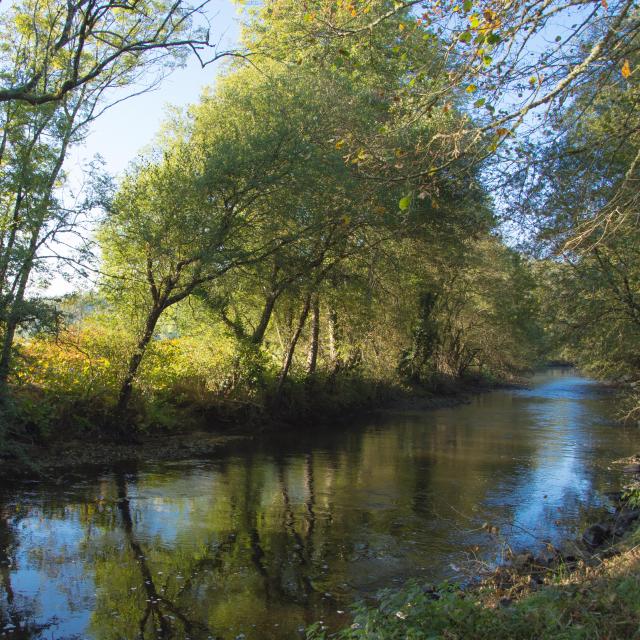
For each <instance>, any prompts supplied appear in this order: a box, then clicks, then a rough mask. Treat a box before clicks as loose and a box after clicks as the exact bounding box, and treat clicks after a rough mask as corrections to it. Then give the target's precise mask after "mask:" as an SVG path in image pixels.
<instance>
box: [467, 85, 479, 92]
mask: <svg viewBox="0 0 640 640" xmlns="http://www.w3.org/2000/svg"><path fill="white" fill-rule="evenodd" d="M477 90H478V87H477V86H476V85H475V84H470V85H468V86H467V88H466V89H465V91H466V92H467V93H475V92H476V91H477Z"/></svg>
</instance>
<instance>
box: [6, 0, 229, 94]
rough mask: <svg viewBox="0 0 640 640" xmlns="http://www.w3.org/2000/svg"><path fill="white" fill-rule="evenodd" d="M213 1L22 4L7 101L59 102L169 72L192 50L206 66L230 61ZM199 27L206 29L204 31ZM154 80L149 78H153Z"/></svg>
mask: <svg viewBox="0 0 640 640" xmlns="http://www.w3.org/2000/svg"><path fill="white" fill-rule="evenodd" d="M206 4H207V2H206V1H205V2H203V3H202V4H199V5H190V4H189V3H186V2H183V1H182V0H177V1H171V2H167V1H165V0H161V1H160V2H147V1H138V0H135V1H127V0H125V1H124V2H122V1H120V0H117V1H116V0H107V1H106V2H97V1H96V0H70V1H68V2H63V1H61V0H46V1H45V2H35V1H34V0H21V1H20V2H17V3H13V4H12V6H11V8H10V10H9V11H7V12H4V13H3V16H2V23H1V25H0V34H1V35H0V49H1V50H3V52H4V56H3V60H4V63H3V64H2V66H1V67H0V102H8V101H20V102H25V103H28V104H31V105H42V104H47V103H52V102H59V101H60V100H62V99H63V98H64V97H65V96H66V95H67V94H69V93H72V92H74V91H76V90H77V89H79V88H81V87H82V86H83V85H86V84H91V83H95V81H96V80H97V79H98V78H100V77H105V76H111V77H114V76H117V77H120V78H121V77H122V76H123V74H124V75H127V76H128V79H127V83H130V82H131V79H132V78H133V77H138V76H139V75H140V71H141V69H142V68H143V67H146V71H145V73H147V74H148V73H149V70H150V68H154V69H156V70H159V69H166V68H167V66H168V65H176V64H180V63H181V62H182V61H184V59H185V55H186V54H187V53H188V52H189V51H191V52H193V53H195V54H196V55H197V56H198V57H199V59H200V60H201V62H202V63H203V64H205V63H206V62H210V61H211V60H212V59H217V58H219V57H221V56H226V55H229V52H217V51H215V50H213V53H212V57H211V59H209V60H205V59H204V58H202V55H203V53H204V55H205V56H206V55H208V52H209V50H211V49H212V47H211V45H210V42H209V33H208V30H207V28H206V22H204V14H203V8H204V7H205V6H206ZM198 22H200V23H201V24H200V25H199V24H198ZM148 77H149V76H148V75H147V78H148Z"/></svg>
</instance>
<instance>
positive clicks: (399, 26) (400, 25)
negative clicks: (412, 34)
mask: <svg viewBox="0 0 640 640" xmlns="http://www.w3.org/2000/svg"><path fill="white" fill-rule="evenodd" d="M406 28H407V25H406V24H404V23H402V22H401V23H400V24H399V25H398V30H399V31H404V30H405V29H406Z"/></svg>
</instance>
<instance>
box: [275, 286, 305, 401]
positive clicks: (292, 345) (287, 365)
mask: <svg viewBox="0 0 640 640" xmlns="http://www.w3.org/2000/svg"><path fill="white" fill-rule="evenodd" d="M310 307H311V294H309V295H308V296H307V298H306V300H305V301H304V306H303V307H302V313H301V314H300V319H299V320H298V326H297V327H296V330H295V331H294V333H293V335H292V336H291V341H290V342H289V347H288V348H287V353H286V355H285V358H284V362H283V364H282V369H281V370H280V377H279V378H278V387H277V389H276V396H279V395H280V393H281V392H282V387H283V386H284V383H285V382H286V380H287V376H288V375H289V369H291V363H292V362H293V354H294V352H295V350H296V346H297V344H298V340H299V339H300V335H301V334H302V330H303V329H304V325H305V322H306V321H307V316H308V315H309V308H310Z"/></svg>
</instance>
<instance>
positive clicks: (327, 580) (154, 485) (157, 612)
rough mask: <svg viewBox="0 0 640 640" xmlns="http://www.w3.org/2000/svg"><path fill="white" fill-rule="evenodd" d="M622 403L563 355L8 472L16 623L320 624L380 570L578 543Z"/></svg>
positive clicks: (450, 569) (0, 570)
mask: <svg viewBox="0 0 640 640" xmlns="http://www.w3.org/2000/svg"><path fill="white" fill-rule="evenodd" d="M613 405H614V402H613V398H612V396H611V395H610V393H609V392H608V391H607V390H606V389H604V388H602V387H601V386H599V385H597V384H596V383H594V382H593V381H591V380H588V379H586V378H584V377H581V376H579V375H577V374H576V373H575V372H573V371H571V370H560V369H558V370H550V371H547V372H545V373H543V374H537V375H536V376H535V377H534V378H533V379H532V382H531V386H530V388H528V389H516V390H500V391H494V392H491V393H487V394H483V395H480V396H477V397H476V398H474V399H473V401H472V402H471V403H470V404H466V405H461V406H458V407H454V408H449V409H439V410H432V411H413V412H397V413H391V412H390V413H386V414H384V415H382V416H377V417H375V418H372V419H369V420H368V421H366V422H364V423H363V424H360V425H353V426H351V427H349V428H339V429H327V430H325V431H324V432H323V433H319V434H318V433H315V434H314V435H313V437H311V436H309V437H305V436H304V435H303V434H304V431H305V426H304V425H300V433H301V436H300V437H299V438H297V439H296V441H295V442H294V443H291V442H288V444H286V445H282V444H278V445H273V444H271V445H270V446H269V445H268V444H264V445H254V446H252V448H251V450H248V449H246V448H245V449H243V450H238V451H236V452H235V453H231V454H229V455H226V456H224V457H222V458H220V459H215V460H191V461H184V462H175V463H166V462H163V463H161V464H148V465H139V466H137V468H127V467H124V468H122V469H119V470H117V471H116V472H110V473H107V474H104V475H100V476H98V477H96V476H95V475H93V476H82V475H75V476H74V475H69V476H65V478H63V479H62V481H59V482H44V481H42V482H30V483H28V482H27V483H21V484H16V485H13V486H11V487H2V488H0V638H4V637H7V638H9V637H10V638H42V639H45V638H46V639H52V638H53V639H61V638H65V639H66V638H82V639H96V640H97V639H101V640H102V639H109V640H120V639H124V638H127V639H129V638H131V639H133V638H145V639H146V638H164V639H168V638H176V639H177V638H180V639H187V638H191V639H192V640H196V639H197V640H201V639H207V638H216V639H224V640H233V639H235V638H238V637H239V638H246V639H247V640H289V639H295V638H301V637H303V634H302V630H303V629H304V628H305V626H306V625H308V624H309V623H311V622H313V621H316V620H323V621H324V622H325V623H326V624H327V625H329V626H330V627H331V628H335V627H337V626H340V625H344V624H348V623H349V621H350V618H349V611H348V610H349V605H350V604H351V603H352V602H353V601H354V600H356V599H357V598H360V597H368V596H371V595H373V594H375V592H376V591H377V590H379V589H380V588H383V587H393V586H400V585H402V584H403V582H404V581H405V580H406V579H408V578H419V579H422V580H424V581H440V580H443V579H453V580H464V578H465V571H466V569H467V568H468V567H469V560H470V559H478V560H480V561H483V562H486V563H488V564H493V563H495V562H499V561H500V558H501V557H502V554H503V552H504V550H505V549H506V548H507V547H511V548H513V549H521V548H524V547H527V548H540V547H542V546H543V545H544V544H545V543H546V542H551V543H553V544H559V543H560V542H561V541H562V540H563V539H565V538H566V537H568V536H569V537H571V536H575V535H576V533H577V531H578V530H579V527H580V524H581V522H582V521H583V520H584V517H585V510H588V509H592V508H594V507H599V506H600V507H602V508H604V507H605V506H606V502H607V500H606V492H607V491H610V490H612V489H616V488H618V487H619V485H620V473H619V470H618V469H617V468H616V467H611V464H610V463H611V461H612V460H614V459H616V458H621V457H624V456H628V455H630V454H631V453H634V452H636V451H638V450H640V430H638V429H637V428H624V427H621V426H619V425H617V424H615V423H614V422H613ZM483 524H488V525H490V526H491V527H497V528H498V529H499V532H498V533H497V534H496V533H495V532H494V533H493V534H490V533H489V532H488V531H487V528H486V526H485V527H484V528H483Z"/></svg>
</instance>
